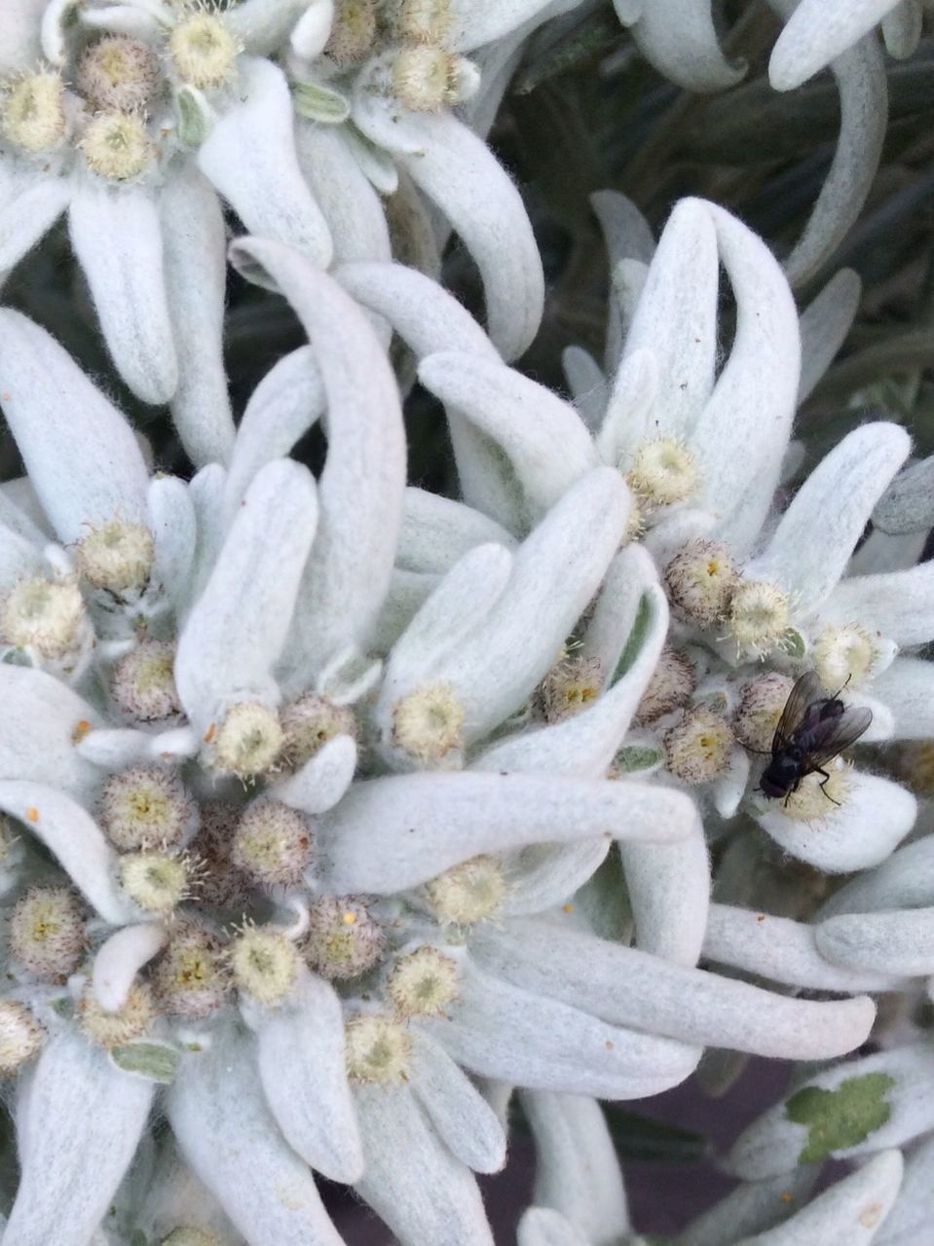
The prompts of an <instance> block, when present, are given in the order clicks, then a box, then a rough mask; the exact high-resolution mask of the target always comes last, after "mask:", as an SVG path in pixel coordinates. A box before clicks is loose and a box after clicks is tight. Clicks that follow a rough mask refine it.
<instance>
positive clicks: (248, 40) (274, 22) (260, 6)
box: [224, 0, 309, 56]
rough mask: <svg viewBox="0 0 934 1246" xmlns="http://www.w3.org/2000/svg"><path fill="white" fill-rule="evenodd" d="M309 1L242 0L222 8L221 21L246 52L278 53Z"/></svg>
mask: <svg viewBox="0 0 934 1246" xmlns="http://www.w3.org/2000/svg"><path fill="white" fill-rule="evenodd" d="M308 7H309V0H243V3H242V4H238V5H237V6H236V7H235V8H231V9H225V10H224V23H225V25H226V26H228V28H229V29H230V30H231V31H232V32H233V34H234V35H236V37H237V39H238V40H239V42H240V43H242V44H243V46H244V47H245V48H247V49H248V51H250V52H253V53H255V54H256V55H257V56H268V55H269V54H270V53H272V52H277V51H278V50H279V49H280V48H281V47H282V44H283V43H284V42H285V40H286V39H287V38H288V35H289V32H290V30H291V29H292V27H293V26H294V25H295V23H296V22H297V21H298V19H299V18H300V17H301V16H302V14H303V13H304V12H305V10H306V9H307V8H308Z"/></svg>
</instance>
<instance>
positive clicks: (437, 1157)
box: [354, 1086, 493, 1246]
mask: <svg viewBox="0 0 934 1246" xmlns="http://www.w3.org/2000/svg"><path fill="white" fill-rule="evenodd" d="M354 1098H355V1100H356V1104H357V1112H358V1114H359V1116H360V1124H361V1132H362V1135H363V1144H364V1156H365V1162H366V1168H365V1170H364V1175H363V1179H362V1180H361V1181H358V1182H357V1185H356V1190H357V1193H358V1194H359V1195H360V1196H361V1197H362V1198H364V1199H365V1200H366V1202H368V1203H369V1204H370V1206H371V1207H372V1208H373V1210H374V1211H375V1212H376V1213H377V1215H378V1216H379V1217H380V1218H381V1219H382V1220H383V1221H384V1222H385V1224H386V1225H387V1227H388V1228H389V1229H390V1230H391V1232H392V1234H393V1237H394V1238H395V1240H396V1241H397V1242H398V1243H399V1246H493V1235H492V1232H491V1230H490V1226H489V1224H488V1223H487V1218H486V1213H485V1212H484V1210H483V1202H482V1200H481V1198H480V1191H479V1189H478V1188H477V1182H476V1179H475V1177H474V1175H473V1173H472V1172H471V1171H470V1169H469V1168H467V1167H466V1166H465V1165H464V1164H462V1163H461V1162H460V1160H458V1159H455V1157H454V1156H453V1155H452V1154H451V1153H450V1151H448V1149H447V1147H445V1146H444V1145H443V1143H442V1142H441V1141H440V1139H439V1138H438V1136H437V1134H436V1133H435V1131H434V1129H433V1128H432V1126H431V1125H430V1124H429V1123H428V1121H427V1120H426V1119H425V1116H424V1114H423V1112H422V1109H421V1108H420V1107H419V1105H418V1103H417V1102H416V1100H415V1097H414V1095H413V1094H412V1092H411V1090H410V1089H409V1088H408V1087H405V1086H403V1087H399V1088H398V1089H397V1088H390V1087H385V1086H361V1087H359V1088H358V1089H357V1091H356V1094H355V1096H354ZM403 1161H404V1162H403Z"/></svg>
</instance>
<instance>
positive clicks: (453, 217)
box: [290, 0, 569, 358]
mask: <svg viewBox="0 0 934 1246" xmlns="http://www.w3.org/2000/svg"><path fill="white" fill-rule="evenodd" d="M567 7H569V6H568V4H567V3H566V2H563V3H561V4H559V5H555V4H554V3H545V0H515V2H514V3H502V2H501V0H441V2H440V3H439V2H438V0H433V2H432V3H430V4H426V3H424V0H393V3H392V4H389V5H385V6H383V8H382V9H380V6H379V5H378V4H377V3H375V0H341V2H340V3H338V4H337V5H336V6H335V11H334V22H333V25H332V26H331V28H330V34H329V37H328V39H327V42H326V43H324V45H323V47H321V46H319V45H318V44H307V45H304V46H302V48H301V49H300V50H298V49H296V48H295V45H296V43H297V42H298V40H297V39H296V40H293V55H292V57H291V60H290V72H291V74H292V77H293V82H294V93H295V101H296V111H297V113H298V116H299V120H298V123H297V144H298V150H299V158H300V161H301V164H302V168H303V171H304V173H305V176H306V178H307V180H308V184H309V186H310V187H311V189H312V192H313V193H314V195H315V197H316V198H317V200H318V202H319V203H320V205H321V208H322V211H323V212H324V215H325V217H326V218H327V220H328V223H329V225H330V227H331V233H332V236H333V238H334V247H335V256H336V258H337V259H338V260H388V259H389V258H390V234H391V235H392V237H393V250H394V251H395V253H396V254H397V255H399V257H400V258H402V259H403V260H405V261H406V262H408V263H412V264H414V265H415V266H416V267H419V268H423V269H425V271H428V272H431V273H432V274H434V273H435V272H437V270H438V268H439V267H440V247H441V246H442V245H443V239H444V237H445V233H442V234H440V235H439V237H437V238H436V234H435V228H434V225H433V222H432V213H433V212H434V211H435V209H437V210H438V211H439V212H440V213H441V216H442V217H443V218H444V220H445V222H446V226H447V227H449V228H452V229H454V230H455V231H456V232H457V233H458V234H459V235H460V237H461V239H462V240H463V242H464V244H465V246H466V247H467V249H468V250H469V251H470V253H471V254H472V256H473V257H474V259H475V260H476V262H477V264H478V267H479V269H480V273H481V277H482V279H483V284H484V287H485V291H486V301H487V319H488V323H489V331H490V336H491V337H492V339H493V341H494V342H495V343H496V346H497V347H498V349H499V350H500V351H502V353H503V354H504V355H505V356H506V357H507V358H513V357H515V356H516V355H520V354H521V353H522V352H523V351H524V350H525V349H526V347H527V346H528V345H529V344H530V342H531V340H532V338H533V337H534V335H535V332H536V330H537V328H538V324H539V321H540V319H541V313H542V303H543V297H544V278H543V275H542V266H541V260H540V258H539V255H538V250H537V247H536V244H535V240H534V237H533V235H532V229H531V225H530V224H529V220H528V217H527V215H526V211H525V207H524V205H523V203H522V200H521V198H520V196H519V194H518V192H517V190H516V188H515V187H514V186H513V184H512V182H511V181H510V179H509V177H508V176H507V174H506V173H505V172H504V171H503V169H502V168H501V167H500V165H499V163H498V162H497V160H496V158H495V157H494V156H493V154H492V153H491V152H490V150H489V148H488V147H487V146H486V143H485V142H484V138H485V134H486V130H487V129H488V127H489V125H490V124H491V123H492V119H493V115H494V113H495V110H496V107H497V105H498V103H499V100H500V98H501V96H502V92H503V91H504V89H505V86H506V83H507V80H508V73H509V72H510V71H511V68H512V67H513V66H514V63H515V54H516V53H517V50H518V48H519V47H520V45H521V43H522V41H523V40H524V39H525V37H526V36H527V35H528V34H529V33H530V31H531V30H532V29H534V27H535V26H536V25H537V24H538V23H540V22H541V21H542V20H544V18H545V16H548V15H550V14H551V13H553V12H556V11H559V10H560V9H562V8H567ZM478 49H484V50H483V51H481V52H480V55H479V56H478V57H477V58H476V59H474V60H468V59H467V56H468V55H470V54H473V53H475V52H477V50H478ZM466 101H470V103H469V104H468V105H467V109H468V110H469V114H468V113H465V114H464V115H463V116H461V117H458V116H456V115H455V113H454V112H453V107H454V106H455V105H458V104H462V103H466ZM368 179H369V180H368ZM370 183H372V185H371V184H370ZM374 188H375V189H374ZM377 191H378V192H380V193H381V194H383V195H389V196H390V198H389V199H387V201H386V211H385V216H384V210H383V206H382V204H381V203H380V201H379V197H378V195H377V193H376V192H377ZM422 196H424V197H425V198H426V199H427V200H428V203H427V204H425V202H424V200H423V198H422ZM386 217H388V227H387V220H386Z"/></svg>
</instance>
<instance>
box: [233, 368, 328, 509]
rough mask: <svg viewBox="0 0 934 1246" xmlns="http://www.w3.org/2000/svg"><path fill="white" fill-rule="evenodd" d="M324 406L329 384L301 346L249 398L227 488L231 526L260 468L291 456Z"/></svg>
mask: <svg viewBox="0 0 934 1246" xmlns="http://www.w3.org/2000/svg"><path fill="white" fill-rule="evenodd" d="M324 406H325V393H324V385H323V383H322V381H321V373H320V372H319V371H318V365H317V364H316V363H315V355H314V351H313V349H312V348H311V347H310V346H300V347H299V348H298V350H293V351H292V352H291V354H288V355H286V356H285V357H284V358H282V359H280V360H279V362H278V363H277V364H275V366H274V367H272V368H270V369H269V371H268V372H267V373H266V375H265V376H264V377H263V379H262V380H261V381H260V383H259V384H258V385H257V387H256V389H254V391H253V393H252V394H251V395H250V400H249V402H248V403H247V405H246V410H245V411H244V413H243V418H242V419H241V421H240V425H239V427H238V429H237V439H236V441H235V442H234V448H233V455H232V456H231V460H230V471H229V472H228V474H227V484H226V486H225V489H224V513H225V516H226V519H227V522H228V523H229V522H230V521H231V520H232V519H233V517H234V515H235V514H236V513H237V509H238V508H239V506H240V503H241V502H242V500H243V494H244V493H245V492H246V489H247V486H248V485H249V483H250V481H251V480H252V479H253V477H254V476H255V475H256V473H257V472H258V471H259V470H260V468H261V467H262V466H263V465H264V464H265V463H268V462H270V461H271V460H272V459H276V458H281V457H283V456H285V455H287V454H288V453H289V451H290V450H291V449H292V447H293V446H294V445H295V443H296V442H297V441H299V440H300V438H302V437H303V436H304V435H305V433H306V432H307V431H308V429H309V428H311V426H312V425H313V424H314V423H315V422H316V421H317V420H318V418H319V417H320V415H321V412H322V411H323V410H324Z"/></svg>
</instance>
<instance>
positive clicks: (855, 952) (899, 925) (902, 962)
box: [814, 907, 934, 977]
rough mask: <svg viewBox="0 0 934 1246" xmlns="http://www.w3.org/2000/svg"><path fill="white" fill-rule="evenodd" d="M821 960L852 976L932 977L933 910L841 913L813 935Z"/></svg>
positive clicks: (827, 921) (933, 967) (933, 944)
mask: <svg viewBox="0 0 934 1246" xmlns="http://www.w3.org/2000/svg"><path fill="white" fill-rule="evenodd" d="M814 937H815V939H816V941H817V947H818V949H819V951H820V952H821V954H822V955H823V956H826V958H827V959H828V960H829V961H831V962H832V963H833V964H835V965H840V966H841V967H842V968H844V969H851V970H853V971H855V972H860V971H867V972H870V973H873V972H875V973H879V974H896V975H904V976H906V977H918V976H921V975H927V974H931V973H934V908H930V907H929V908H919V909H905V910H902V911H899V912H891V913H842V914H840V916H838V917H830V918H828V919H827V920H826V921H823V922H821V923H820V925H819V926H818V927H817V929H816V931H815V935H814Z"/></svg>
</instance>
